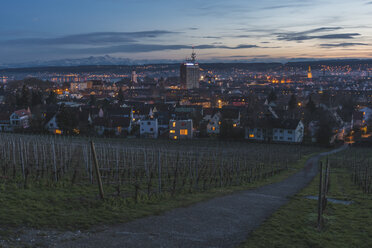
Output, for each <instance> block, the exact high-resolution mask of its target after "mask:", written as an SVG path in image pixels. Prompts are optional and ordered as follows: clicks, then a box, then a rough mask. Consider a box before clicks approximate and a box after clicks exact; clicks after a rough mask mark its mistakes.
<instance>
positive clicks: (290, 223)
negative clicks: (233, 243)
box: [242, 169, 372, 248]
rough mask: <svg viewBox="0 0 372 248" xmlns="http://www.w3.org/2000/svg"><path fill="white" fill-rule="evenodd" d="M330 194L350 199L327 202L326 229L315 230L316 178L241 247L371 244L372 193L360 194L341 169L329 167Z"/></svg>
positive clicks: (317, 180)
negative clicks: (341, 201)
mask: <svg viewBox="0 0 372 248" xmlns="http://www.w3.org/2000/svg"><path fill="white" fill-rule="evenodd" d="M330 180H331V187H330V195H329V197H332V198H337V199H343V200H352V201H354V202H355V203H354V204H352V205H349V206H345V205H340V204H332V203H328V205H327V209H326V213H325V222H326V223H325V228H324V230H322V231H321V232H318V231H317V230H316V219H317V214H316V213H317V201H315V200H307V199H304V198H303V197H304V196H307V195H317V192H318V183H319V178H318V177H317V178H316V179H315V180H314V181H313V182H312V183H311V184H310V185H309V186H308V187H307V188H306V189H304V190H303V191H302V192H301V193H299V194H298V195H296V196H295V197H294V198H293V199H292V200H291V201H290V202H289V204H287V205H286V206H284V207H282V208H281V209H280V210H279V211H277V212H276V213H274V214H273V216H272V217H270V218H269V219H268V220H266V221H265V223H264V224H263V225H262V226H261V227H259V228H258V229H257V230H256V231H254V232H253V233H252V234H251V235H250V236H249V239H248V240H247V242H246V243H244V244H242V247H265V248H267V247H286V248H287V247H337V248H339V247H345V248H346V247H347V248H349V247H372V196H368V195H365V194H363V193H362V191H361V190H359V189H358V188H357V187H356V186H354V185H353V184H352V182H351V180H350V176H349V174H348V173H347V172H346V171H345V170H343V169H332V174H331V179H330Z"/></svg>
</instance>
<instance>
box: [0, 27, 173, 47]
mask: <svg viewBox="0 0 372 248" xmlns="http://www.w3.org/2000/svg"><path fill="white" fill-rule="evenodd" d="M176 33H178V32H172V31H166V30H152V31H141V32H97V33H86V34H76V35H66V36H62V37H57V38H29V39H13V40H3V41H0V44H10V45H105V44H114V43H133V42H136V41H138V40H139V39H147V38H157V37H160V36H164V35H169V34H176Z"/></svg>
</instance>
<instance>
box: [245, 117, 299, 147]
mask: <svg viewBox="0 0 372 248" xmlns="http://www.w3.org/2000/svg"><path fill="white" fill-rule="evenodd" d="M303 137H304V124H303V123H302V121H300V120H293V119H287V120H278V119H272V120H263V121H260V122H259V123H257V124H255V125H251V126H247V127H246V129H245V138H246V139H248V140H256V141H268V142H271V141H274V142H286V143H301V142H302V140H303Z"/></svg>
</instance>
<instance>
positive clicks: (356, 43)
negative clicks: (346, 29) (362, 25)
mask: <svg viewBox="0 0 372 248" xmlns="http://www.w3.org/2000/svg"><path fill="white" fill-rule="evenodd" d="M350 46H368V44H366V43H358V42H355V43H338V44H320V47H323V48H327V47H328V48H329V47H350Z"/></svg>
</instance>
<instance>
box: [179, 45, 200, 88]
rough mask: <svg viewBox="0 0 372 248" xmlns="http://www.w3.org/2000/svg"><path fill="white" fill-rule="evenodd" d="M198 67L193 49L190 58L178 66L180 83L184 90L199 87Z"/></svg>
mask: <svg viewBox="0 0 372 248" xmlns="http://www.w3.org/2000/svg"><path fill="white" fill-rule="evenodd" d="M199 79H200V68H199V64H198V63H197V62H196V54H195V52H194V51H193V52H192V55H191V59H189V60H187V61H186V62H185V63H182V64H181V68H180V83H181V88H182V89H184V90H192V89H198V88H199Z"/></svg>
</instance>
